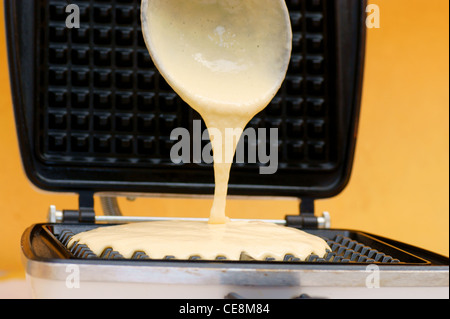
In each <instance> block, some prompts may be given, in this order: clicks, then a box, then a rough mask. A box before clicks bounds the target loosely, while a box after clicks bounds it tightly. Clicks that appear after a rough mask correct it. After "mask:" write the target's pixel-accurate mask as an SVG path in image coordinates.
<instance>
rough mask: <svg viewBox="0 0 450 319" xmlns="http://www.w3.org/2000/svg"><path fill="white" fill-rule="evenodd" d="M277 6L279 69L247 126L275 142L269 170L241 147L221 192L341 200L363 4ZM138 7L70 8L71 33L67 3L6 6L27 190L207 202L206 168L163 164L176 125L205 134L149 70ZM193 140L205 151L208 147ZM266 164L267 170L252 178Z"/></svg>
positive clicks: (352, 137) (352, 132)
mask: <svg viewBox="0 0 450 319" xmlns="http://www.w3.org/2000/svg"><path fill="white" fill-rule="evenodd" d="M286 3H287V5H288V7H289V10H290V15H291V21H292V27H293V32H294V39H293V41H294V43H293V52H292V59H291V64H290V67H289V71H288V74H287V77H286V79H285V82H284V84H283V86H282V88H281V89H280V91H279V93H278V94H277V96H276V97H275V98H274V99H273V101H272V102H271V103H270V105H269V106H268V107H267V109H266V110H264V111H263V112H261V113H260V114H258V115H257V116H256V117H255V118H254V119H253V120H252V121H251V123H250V124H249V127H248V128H250V129H255V132H257V129H260V128H266V129H270V128H275V129H278V130H277V132H278V144H275V145H270V146H271V147H272V148H268V149H267V150H266V151H267V152H266V154H267V155H270V158H271V159H272V161H271V162H268V163H267V164H262V163H251V162H249V158H250V155H251V154H250V150H253V149H252V148H248V144H249V143H245V149H247V152H246V157H245V162H246V163H236V164H234V165H233V168H232V172H231V176H230V185H229V194H230V195H243V196H288V197H298V198H305V197H308V198H325V197H332V196H335V195H336V194H338V193H339V192H341V191H342V190H343V188H344V187H345V186H346V184H347V183H348V181H349V178H350V174H351V168H352V162H353V156H354V150H355V145H356V132H357V127H358V117H359V109H360V97H361V86H362V77H363V60H364V42H365V26H364V18H365V16H364V15H365V10H364V9H365V6H364V2H363V1H353V0H348V1H332V0H303V1H294V0H287V1H286ZM139 5H140V2H139V1H136V0H134V1H133V0H130V1H102V2H99V3H97V2H96V1H93V0H86V1H80V2H79V4H77V6H78V8H79V9H80V10H79V13H80V26H79V28H68V27H67V25H66V19H67V17H68V14H69V13H67V12H66V10H65V9H66V6H67V3H66V1H62V0H61V1H46V0H39V1H31V0H30V1H27V4H26V5H24V4H22V3H20V4H19V2H18V1H14V0H6V1H5V9H6V20H7V40H8V53H9V62H10V75H11V85H12V95H13V103H14V110H15V116H16V126H17V132H18V137H19V145H20V150H21V155H22V160H23V164H24V168H25V171H26V173H27V176H28V177H29V179H30V180H31V182H32V183H33V184H35V185H36V186H37V187H39V188H41V189H43V190H47V191H53V192H86V191H87V192H92V193H97V192H114V193H120V192H124V193H128V192H132V193H157V194H161V193H168V194H180V195H185V194H186V195H210V194H213V192H214V174H213V168H212V165H211V164H207V163H205V162H201V163H194V162H195V161H194V159H195V154H191V160H192V161H190V162H189V163H183V164H179V163H174V161H173V160H171V156H170V151H171V150H172V148H173V146H174V145H175V144H176V143H177V142H178V140H171V138H170V136H171V133H172V131H173V130H174V129H176V128H185V129H186V132H189V133H190V134H191V136H193V134H194V133H195V131H196V130H200V131H203V130H204V129H205V125H204V123H203V122H202V121H201V118H200V116H199V115H198V114H197V113H196V112H195V111H193V110H192V109H191V108H190V107H189V106H188V105H187V104H186V103H185V102H183V101H182V100H181V99H180V98H179V97H178V96H177V95H176V94H175V93H174V92H173V91H172V89H171V88H170V87H169V85H167V83H166V82H165V81H164V79H163V78H162V77H161V76H160V74H159V73H158V71H157V69H156V68H155V66H154V65H153V63H152V61H151V59H150V56H149V54H148V51H147V49H146V47H145V44H144V41H143V37H142V31H141V28H140V18H139V16H140V8H139ZM267 132H269V130H267ZM265 137H267V138H268V136H265ZM259 138H262V137H261V136H259ZM200 143H201V144H200V146H201V149H204V148H206V147H208V143H209V141H200ZM268 147H269V146H268ZM269 150H270V154H269ZM192 153H194V152H192ZM274 154H275V155H277V156H276V157H275V155H274ZM275 158H276V172H275V173H274V174H261V171H262V169H264V168H267V166H269V167H270V165H274V164H275ZM272 168H273V166H272Z"/></svg>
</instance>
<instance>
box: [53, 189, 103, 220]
mask: <svg viewBox="0 0 450 319" xmlns="http://www.w3.org/2000/svg"><path fill="white" fill-rule="evenodd" d="M78 204H79V205H78V207H79V208H78V210H63V211H57V210H56V207H55V206H50V209H49V212H48V217H47V220H48V221H49V222H50V223H95V221H96V218H95V211H94V194H93V193H91V192H81V193H80V194H79V198H78Z"/></svg>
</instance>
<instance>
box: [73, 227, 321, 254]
mask: <svg viewBox="0 0 450 319" xmlns="http://www.w3.org/2000/svg"><path fill="white" fill-rule="evenodd" d="M76 242H79V243H80V244H86V245H87V246H88V247H89V248H90V249H91V250H92V251H93V252H94V253H95V254H96V255H97V256H101V254H102V253H103V251H104V250H105V249H106V248H112V249H113V250H114V251H117V252H119V253H120V254H121V255H122V256H123V257H125V258H132V257H133V255H134V253H135V252H137V251H140V252H145V254H146V255H148V256H149V257H150V258H151V259H163V258H165V257H166V256H173V257H175V258H176V259H183V260H185V259H189V257H191V256H198V257H201V258H202V259H205V260H214V259H216V258H217V257H226V258H227V259H228V260H240V256H241V253H242V252H244V253H245V254H247V255H248V256H250V257H252V258H254V259H256V260H265V259H266V258H267V257H271V258H275V260H277V261H282V260H283V259H284V257H285V256H286V255H293V256H295V257H297V258H300V259H301V260H305V259H306V258H307V257H308V256H309V255H311V254H315V255H318V256H321V257H323V256H324V255H325V254H326V250H327V249H329V247H328V245H327V244H326V242H325V241H324V240H322V239H321V238H319V237H317V236H313V235H310V234H308V233H305V232H303V231H299V230H297V229H293V228H288V227H284V226H278V225H275V224H271V223H265V222H261V221H251V222H247V221H229V222H228V223H225V224H221V225H211V224H209V223H207V222H196V221H174V220H170V221H155V222H145V223H136V224H127V225H121V226H108V227H102V228H97V229H95V230H92V231H89V232H86V233H80V234H78V235H75V236H74V237H73V238H72V239H71V240H70V242H69V247H70V246H71V245H72V244H74V243H76Z"/></svg>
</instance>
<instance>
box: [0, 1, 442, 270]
mask: <svg viewBox="0 0 450 319" xmlns="http://www.w3.org/2000/svg"><path fill="white" fill-rule="evenodd" d="M372 3H375V4H378V5H379V6H380V8H381V19H382V20H381V28H380V29H376V30H374V29H372V30H370V31H369V34H368V48H367V66H366V75H365V89H364V97H363V106H362V118H361V128H360V134H359V144H358V148H357V154H356V162H355V167H354V173H353V177H352V180H351V183H350V185H349V186H348V187H347V189H346V190H345V191H344V192H343V193H342V194H341V195H339V196H338V197H336V198H332V199H329V200H324V201H321V202H319V203H318V210H319V211H324V210H328V211H330V212H331V216H332V223H333V224H332V226H333V227H336V228H339V227H344V228H350V229H359V230H365V231H369V232H373V233H376V234H382V235H384V236H387V237H391V238H394V239H398V240H401V241H406V242H408V243H411V244H414V245H418V246H421V247H424V248H427V249H430V250H433V251H436V252H438V253H441V254H444V255H447V256H448V251H449V241H448V239H449V219H448V217H449V195H448V192H449V149H448V146H449V122H448V121H449V120H448V117H449V114H448V113H449V88H448V86H449V78H448V70H449V64H448V63H449V62H448V61H449V52H448V44H449V43H448V39H449V34H448V32H449V31H448V30H449V25H448V22H449V20H448V12H449V2H448V1H447V0H430V1H423V0H373V1H372ZM3 14H4V12H3V1H0V17H1V19H2V21H1V22H0V147H1V151H0V218H1V222H0V276H1V271H2V270H6V271H9V272H13V273H17V274H22V273H23V268H22V264H21V260H20V236H21V234H22V232H23V230H24V229H25V228H26V227H28V226H30V225H31V224H33V223H37V222H43V221H45V218H46V214H47V209H48V207H49V205H50V204H54V205H56V206H57V207H58V208H59V209H63V208H75V207H76V205H77V198H76V197H75V196H73V195H54V194H44V193H42V192H40V191H38V190H36V189H35V188H34V187H32V186H31V185H30V183H29V182H28V181H27V179H26V177H25V175H24V173H23V170H22V167H21V162H20V157H19V152H18V147H17V141H16V135H15V127H14V122H13V113H12V105H11V97H10V91H9V79H8V73H7V61H6V47H5V35H4V25H3ZM121 204H122V207H123V209H124V210H125V214H126V215H145V214H147V215H150V216H194V217H198V216H202V217H206V216H207V215H208V209H209V207H210V204H211V203H210V201H209V200H169V199H138V200H137V201H135V202H128V201H126V200H125V199H121ZM297 209H298V203H297V202H296V201H284V202H281V203H280V202H278V201H230V203H229V215H230V216H231V217H243V218H256V217H262V218H283V217H284V215H286V214H295V213H297ZM180 212H182V213H180Z"/></svg>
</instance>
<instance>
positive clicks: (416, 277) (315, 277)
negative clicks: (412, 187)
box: [22, 224, 449, 299]
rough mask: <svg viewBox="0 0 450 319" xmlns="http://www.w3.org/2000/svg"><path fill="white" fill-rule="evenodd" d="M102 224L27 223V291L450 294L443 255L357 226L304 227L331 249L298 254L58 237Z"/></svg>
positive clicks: (42, 294) (41, 294) (56, 294)
mask: <svg viewBox="0 0 450 319" xmlns="http://www.w3.org/2000/svg"><path fill="white" fill-rule="evenodd" d="M107 226H108V225H75V224H74V225H67V224H37V225H33V226H31V227H30V228H28V229H27V230H26V231H25V233H24V234H23V237H22V252H23V257H24V258H23V260H24V264H25V267H26V273H27V278H28V281H29V283H30V285H31V289H32V292H33V295H34V297H36V298H156V299H166V298H168V299H180V298H181V299H184V298H188V299H223V298H226V297H227V296H228V297H229V296H243V297H244V298H248V299H292V298H297V297H299V296H310V297H312V298H316V297H317V298H339V299H343V298H352V299H354V298H356V299H360V298H447V299H448V298H449V290H448V287H449V264H448V258H447V257H444V256H440V255H438V254H435V253H432V252H429V251H426V250H423V249H420V248H417V247H414V246H411V245H407V244H404V243H400V242H397V241H393V240H389V239H387V238H383V237H379V236H375V235H371V234H368V233H364V232H359V231H351V230H334V229H329V230H307V231H308V232H310V233H313V234H315V235H318V236H321V237H324V238H325V239H327V241H328V242H329V244H331V245H330V247H332V249H333V252H332V253H331V254H332V257H329V258H327V260H323V259H317V258H310V259H309V261H304V262H300V261H289V262H271V261H226V260H225V261H224V260H214V261H207V260H150V259H136V260H127V259H123V258H120V256H119V258H116V257H117V256H116V257H112V255H111V254H110V255H109V257H105V256H102V258H100V257H98V258H82V257H80V255H77V254H76V253H74V252H73V251H72V252H71V250H70V249H68V248H67V247H65V246H64V245H63V243H62V242H61V240H60V239H59V238H60V237H61V235H63V234H64V232H67V231H70V232H72V233H74V234H75V233H78V232H81V231H85V230H89V229H92V228H95V227H107ZM344 246H346V247H344ZM343 247H344V248H345V249H343ZM361 247H362V248H361ZM364 247H365V248H366V252H367V249H369V250H368V251H369V254H370V251H372V252H373V251H376V252H377V254H372V255H373V256H371V257H374V256H377V255H378V256H382V257H377V261H375V260H373V259H369V260H365V259H364V258H362V259H361V258H355V253H356V254H357V253H358V252H359V253H361V252H362V251H363V250H364ZM85 255H86V254H85ZM344 255H345V257H346V258H337V257H339V256H341V257H343V256H344ZM352 256H353V257H352ZM335 257H336V258H335ZM363 260H365V261H363Z"/></svg>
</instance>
